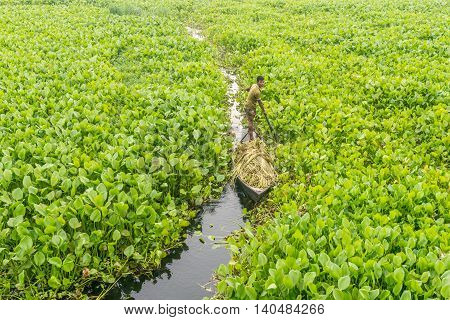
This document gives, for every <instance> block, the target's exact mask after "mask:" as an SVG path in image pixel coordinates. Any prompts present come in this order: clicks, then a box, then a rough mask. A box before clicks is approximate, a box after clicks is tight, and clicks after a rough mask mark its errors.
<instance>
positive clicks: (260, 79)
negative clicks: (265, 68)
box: [256, 76, 264, 88]
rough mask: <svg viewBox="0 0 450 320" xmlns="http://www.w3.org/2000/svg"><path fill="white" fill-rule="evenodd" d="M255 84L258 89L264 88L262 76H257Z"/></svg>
mask: <svg viewBox="0 0 450 320" xmlns="http://www.w3.org/2000/svg"><path fill="white" fill-rule="evenodd" d="M256 83H257V84H258V86H259V87H260V88H262V87H264V77H263V76H258V77H257V78H256Z"/></svg>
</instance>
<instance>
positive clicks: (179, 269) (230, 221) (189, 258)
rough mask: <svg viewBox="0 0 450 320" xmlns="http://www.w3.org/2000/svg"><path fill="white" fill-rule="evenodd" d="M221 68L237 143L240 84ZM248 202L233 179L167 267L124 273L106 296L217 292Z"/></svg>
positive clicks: (196, 33) (208, 294)
mask: <svg viewBox="0 0 450 320" xmlns="http://www.w3.org/2000/svg"><path fill="white" fill-rule="evenodd" d="M187 31H188V32H189V34H190V35H191V36H192V37H193V38H195V39H197V40H199V41H202V40H204V38H203V36H202V34H201V32H200V31H199V30H196V29H193V28H189V27H188V28H187ZM221 71H222V73H223V74H224V76H225V77H226V78H227V79H228V80H229V81H230V85H229V87H228V92H227V96H228V103H229V107H230V121H231V130H232V134H233V135H234V146H236V145H237V143H239V141H240V140H241V138H242V136H243V128H242V123H241V119H242V117H241V114H240V112H239V110H238V109H237V106H238V103H237V101H236V94H237V93H238V91H239V87H238V84H237V82H236V76H235V75H233V74H232V73H230V72H229V71H227V70H225V69H221ZM248 201H249V200H247V199H246V198H245V196H244V195H243V194H242V193H241V192H240V191H239V190H238V189H236V188H234V187H232V186H231V185H230V184H227V185H226V186H225V188H224V191H223V193H222V195H221V197H220V199H219V200H216V201H211V202H209V203H207V204H205V205H204V206H203V208H202V210H201V211H200V212H199V214H198V216H197V218H196V220H195V221H194V224H193V228H191V229H190V230H189V232H188V237H187V239H186V241H185V243H184V245H183V246H182V247H181V248H178V249H177V250H175V251H174V252H172V253H171V254H170V255H169V256H168V257H166V258H165V259H164V260H163V262H162V266H161V268H160V269H159V270H157V271H156V272H155V273H154V274H153V276H152V277H151V278H150V277H148V276H141V277H134V276H129V277H126V278H123V279H121V280H120V281H119V282H118V283H117V284H116V285H115V286H114V287H113V288H112V289H111V290H110V291H109V292H108V294H107V295H106V296H105V298H106V299H161V300H164V299H183V300H189V299H202V298H204V297H211V296H213V295H214V293H215V289H214V281H212V275H213V273H214V271H215V270H216V268H217V267H218V266H219V265H220V264H222V263H227V262H228V261H229V260H230V254H229V252H228V250H227V249H226V248H225V247H223V245H222V246H221V245H220V243H221V242H223V239H224V238H225V237H226V236H228V235H229V234H230V233H232V232H233V231H235V230H238V229H240V228H241V227H242V226H243V224H244V220H243V217H242V209H243V208H244V207H248V205H249V202H248Z"/></svg>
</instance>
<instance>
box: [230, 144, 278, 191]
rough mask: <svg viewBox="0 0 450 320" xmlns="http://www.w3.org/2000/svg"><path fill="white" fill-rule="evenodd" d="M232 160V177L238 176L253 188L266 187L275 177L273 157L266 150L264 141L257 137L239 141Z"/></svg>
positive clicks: (271, 183)
mask: <svg viewBox="0 0 450 320" xmlns="http://www.w3.org/2000/svg"><path fill="white" fill-rule="evenodd" d="M233 160H234V169H233V178H234V179H236V178H237V177H238V176H239V178H240V179H241V180H243V181H244V182H245V183H246V184H248V185H249V186H251V187H253V188H258V189H265V188H268V187H270V186H272V185H273V184H274V183H275V181H276V179H277V173H276V171H275V169H274V167H273V159H272V157H271V156H270V154H269V153H268V152H267V150H266V146H265V144H264V142H262V141H261V140H259V139H255V140H252V141H249V142H245V143H241V144H240V145H239V146H238V147H237V148H236V151H235V153H234V156H233Z"/></svg>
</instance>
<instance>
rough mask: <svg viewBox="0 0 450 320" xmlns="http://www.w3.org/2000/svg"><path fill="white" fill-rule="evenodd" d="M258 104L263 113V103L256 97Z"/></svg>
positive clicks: (264, 110)
mask: <svg viewBox="0 0 450 320" xmlns="http://www.w3.org/2000/svg"><path fill="white" fill-rule="evenodd" d="M258 104H259V106H260V107H261V109H262V111H263V112H264V113H266V109H264V105H263V103H262V101H261V99H258Z"/></svg>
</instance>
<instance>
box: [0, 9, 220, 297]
mask: <svg viewBox="0 0 450 320" xmlns="http://www.w3.org/2000/svg"><path fill="white" fill-rule="evenodd" d="M41 2H42V1H41ZM65 2H66V3H68V1H65ZM55 3H57V2H55ZM0 8H1V10H0V298H55V297H66V296H67V295H69V294H70V293H75V292H76V291H78V294H79V292H80V290H82V288H83V286H84V285H85V284H86V283H88V282H90V281H91V280H94V279H95V280H99V281H100V282H101V283H111V282H113V281H114V280H115V278H116V277H117V275H119V274H121V273H126V272H130V271H132V270H134V269H148V268H152V267H154V266H155V265H158V264H159V263H160V261H161V259H162V258H163V257H164V256H165V255H166V250H167V249H168V248H170V247H173V246H174V245H176V244H177V243H179V242H180V241H181V240H183V236H184V231H183V228H184V227H186V226H187V225H188V224H189V222H188V220H189V219H190V218H191V217H192V216H193V215H194V214H195V211H194V210H192V209H193V208H194V206H196V205H200V204H201V203H202V201H203V200H204V199H206V198H208V197H209V196H210V195H212V194H217V193H219V192H220V191H221V187H220V183H221V182H222V181H223V180H224V179H225V177H224V175H223V173H224V171H225V168H226V167H227V166H228V162H229V157H228V150H227V149H228V148H229V141H228V140H227V139H225V138H224V137H225V136H224V135H223V132H226V130H227V127H228V123H227V116H226V107H225V104H224V103H223V101H224V99H225V91H226V83H225V80H224V79H223V76H222V75H221V73H220V71H219V69H218V67H217V65H216V63H215V61H214V60H215V58H214V57H215V55H216V54H215V52H214V51H212V50H211V49H210V48H209V47H208V46H207V45H206V44H202V43H199V42H198V41H195V40H193V39H191V38H190V37H189V36H188V35H187V33H186V31H185V28H184V26H183V25H182V24H181V23H180V22H178V21H175V20H171V19H168V18H166V17H163V16H147V15H138V14H135V13H136V12H137V11H136V10H128V9H126V8H127V7H126V6H125V7H123V8H125V9H126V10H125V9H123V10H122V11H120V10H118V9H114V8H115V7H104V8H103V7H100V6H90V5H85V6H79V5H73V6H72V5H68V6H66V5H61V6H59V5H55V6H47V5H33V6H19V5H2V6H1V7H0ZM124 12H125V14H121V13H124ZM128 13H131V14H128Z"/></svg>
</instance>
